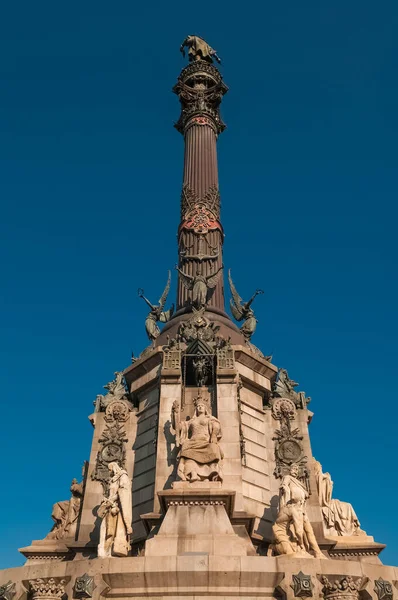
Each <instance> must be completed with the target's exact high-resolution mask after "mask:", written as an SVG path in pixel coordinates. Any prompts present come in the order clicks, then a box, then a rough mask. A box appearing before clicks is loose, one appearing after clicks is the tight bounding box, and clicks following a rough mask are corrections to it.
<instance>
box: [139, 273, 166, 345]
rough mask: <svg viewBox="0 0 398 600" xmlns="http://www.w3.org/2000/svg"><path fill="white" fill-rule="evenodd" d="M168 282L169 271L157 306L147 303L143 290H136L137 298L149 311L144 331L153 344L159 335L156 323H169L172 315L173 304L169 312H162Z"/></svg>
mask: <svg viewBox="0 0 398 600" xmlns="http://www.w3.org/2000/svg"><path fill="white" fill-rule="evenodd" d="M170 281H171V272H170V271H169V277H168V279H167V283H166V287H165V288H164V292H163V294H162V296H161V298H160V300H159V304H158V305H157V306H154V305H153V304H151V302H149V300H148V299H147V298H145V296H144V290H142V289H141V288H140V289H139V290H138V296H139V297H140V298H142V299H143V300H144V301H145V302H146V303H147V304H148V306H149V308H150V309H151V311H150V313H149V314H148V316H147V318H146V320H145V329H146V332H147V335H148V337H149V339H150V340H151V341H152V342H153V341H154V340H156V338H157V337H158V336H159V335H160V329H159V327H158V326H157V322H158V321H160V322H161V323H167V321H170V319H171V317H172V316H173V313H174V304H172V305H171V308H170V309H169V310H165V311H164V310H163V308H164V305H165V304H166V300H167V296H168V293H169V291H170Z"/></svg>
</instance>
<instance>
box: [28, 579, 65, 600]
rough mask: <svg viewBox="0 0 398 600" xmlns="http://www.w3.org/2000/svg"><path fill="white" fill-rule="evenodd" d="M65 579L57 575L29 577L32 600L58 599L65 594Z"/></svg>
mask: <svg viewBox="0 0 398 600" xmlns="http://www.w3.org/2000/svg"><path fill="white" fill-rule="evenodd" d="M65 585H66V580H65V579H60V578H59V577H49V578H46V579H31V580H30V581H29V588H30V592H31V598H32V600H59V599H60V598H64V597H65V596H66V593H65Z"/></svg>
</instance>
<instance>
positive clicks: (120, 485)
mask: <svg viewBox="0 0 398 600" xmlns="http://www.w3.org/2000/svg"><path fill="white" fill-rule="evenodd" d="M108 469H109V471H110V472H111V475H112V476H111V479H110V482H109V490H108V495H107V497H105V498H104V499H103V501H102V502H101V505H100V507H99V509H98V516H99V517H100V519H102V522H101V528H100V541H99V544H98V557H99V558H105V557H107V556H127V555H128V552H129V550H130V536H131V534H132V533H133V529H132V526H131V524H132V494H131V480H130V477H129V476H128V474H127V471H125V470H124V469H122V467H120V466H119V465H118V464H117V463H116V462H111V463H109V465H108Z"/></svg>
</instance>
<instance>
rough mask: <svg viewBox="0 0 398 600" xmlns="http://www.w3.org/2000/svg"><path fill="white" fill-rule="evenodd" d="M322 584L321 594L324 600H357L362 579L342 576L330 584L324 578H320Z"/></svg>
mask: <svg viewBox="0 0 398 600" xmlns="http://www.w3.org/2000/svg"><path fill="white" fill-rule="evenodd" d="M321 583H322V584H323V588H322V593H323V597H324V598H325V600H334V599H336V600H358V598H359V590H360V589H361V587H362V583H363V579H362V578H360V579H357V580H356V581H354V579H353V578H352V577H350V576H344V577H342V578H341V579H337V580H336V581H334V582H330V581H329V579H328V578H327V577H325V576H323V577H322V578H321Z"/></svg>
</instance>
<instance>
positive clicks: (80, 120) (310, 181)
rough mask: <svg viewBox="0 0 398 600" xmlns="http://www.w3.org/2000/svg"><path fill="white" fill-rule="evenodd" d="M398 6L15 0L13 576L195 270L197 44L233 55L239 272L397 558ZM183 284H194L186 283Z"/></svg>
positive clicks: (9, 28)
mask: <svg viewBox="0 0 398 600" xmlns="http://www.w3.org/2000/svg"><path fill="white" fill-rule="evenodd" d="M397 30H398V5H397V2H396V1H394V0H383V2H379V3H375V2H373V1H372V2H371V1H370V0H365V1H364V0H361V1H359V0H351V1H350V2H347V1H346V0H344V1H343V0H334V1H333V2H330V1H329V2H325V1H324V2H319V0H308V1H307V2H297V0H286V1H285V2H268V1H267V2H260V1H258V2H251V3H250V2H249V3H243V4H242V3H241V2H239V3H238V2H231V1H228V2H227V1H225V0H221V1H219V2H214V3H210V4H209V3H208V4H206V5H198V4H197V3H196V4H194V3H189V2H184V3H182V2H177V1H174V2H172V3H170V2H161V3H160V2H146V3H143V2H140V3H137V2H131V1H127V0H120V1H117V2H109V1H107V2H105V1H103V0H96V1H95V2H94V1H92V0H86V1H85V2H76V1H72V2H68V3H66V4H65V3H59V2H54V1H53V0H52V1H47V0H42V1H41V2H38V3H37V2H31V1H27V0H25V1H23V0H22V2H5V3H3V5H2V16H1V23H0V197H1V201H2V212H1V223H0V252H1V264H2V267H1V279H2V286H1V287H2V293H1V302H0V319H1V323H0V325H1V334H2V335H1V348H0V350H1V362H0V364H1V367H0V368H1V371H2V377H1V381H2V456H3V467H2V482H3V493H2V494H1V498H2V499H1V510H0V531H1V539H2V544H1V547H0V567H8V566H12V565H17V564H21V563H22V560H23V558H22V557H21V556H20V555H19V554H18V553H17V548H18V547H21V546H25V545H28V544H29V543H30V541H31V540H32V539H40V538H42V537H43V536H44V535H45V534H46V533H47V532H48V531H49V529H50V527H51V519H50V513H51V506H52V504H53V503H54V502H55V501H59V500H65V499H67V498H69V484H70V481H71V479H72V478H73V477H79V475H80V470H81V465H82V462H83V460H84V459H87V458H88V457H89V451H90V444H91V435H92V429H91V425H90V423H89V421H88V419H87V415H89V414H90V413H91V411H92V401H93V400H94V398H95V396H96V395H97V394H98V393H100V392H101V389H102V386H103V385H104V384H105V383H106V382H107V381H109V380H110V379H111V378H112V375H113V372H114V371H115V370H121V369H123V368H125V367H126V366H127V365H128V364H129V362H130V355H131V351H132V350H134V352H135V354H138V353H139V352H140V351H141V350H142V349H143V348H144V347H145V345H146V344H147V340H146V336H145V330H144V318H145V314H146V308H145V306H144V304H143V302H142V301H140V300H139V299H138V298H137V288H138V287H143V288H144V289H145V292H146V293H147V295H148V296H149V297H150V298H151V299H153V300H156V299H157V298H158V297H159V295H160V293H161V291H162V289H163V286H164V283H165V279H166V276H167V269H169V268H172V267H173V265H174V263H175V261H176V230H177V225H178V219H179V195H180V189H181V177H182V160H183V140H182V137H181V136H180V135H179V134H178V133H177V132H176V131H175V130H174V129H173V122H174V121H175V120H176V119H177V118H178V114H179V105H178V100H177V98H176V97H175V96H174V95H173V94H172V93H171V91H170V90H171V87H172V86H173V84H174V82H175V80H176V78H177V76H178V73H179V71H180V69H181V68H182V66H183V64H184V62H183V59H182V58H181V56H180V54H179V51H178V48H179V44H180V43H181V41H182V40H183V38H184V37H185V36H186V35H187V34H190V33H197V34H199V35H202V36H203V37H205V38H206V39H207V40H208V41H209V43H210V44H212V45H213V46H214V47H215V48H216V49H217V50H218V52H219V54H220V56H221V57H222V58H223V65H222V71H223V74H224V78H225V81H226V83H227V84H228V85H229V86H230V92H229V93H228V94H227V96H225V98H224V102H223V117H224V119H225V121H226V123H227V125H228V129H227V130H226V132H225V133H224V134H223V135H222V136H221V138H220V141H219V166H220V180H221V193H222V211H223V214H222V218H223V224H224V227H225V231H226V238H225V259H224V262H225V265H226V267H231V268H232V271H233V275H234V279H235V281H236V285H237V287H238V290H239V291H240V293H241V294H242V295H249V294H251V293H252V292H253V290H254V289H255V288H256V287H261V288H263V289H264V290H266V294H265V295H264V296H261V297H260V298H258V300H257V301H256V307H257V313H258V318H259V321H260V323H259V326H258V330H257V333H256V334H255V337H254V338H253V341H254V343H255V344H256V345H258V346H260V347H261V348H262V350H263V351H264V352H265V353H273V355H274V363H275V364H276V365H278V366H283V367H286V368H287V369H288V370H289V373H290V375H291V376H292V377H293V378H294V379H296V380H297V381H299V382H300V384H301V386H300V387H301V388H302V389H304V390H306V392H307V393H308V394H309V395H310V396H312V398H313V401H312V403H311V409H312V410H313V411H314V413H315V416H314V419H313V421H312V424H311V428H310V430H311V436H312V437H311V439H312V445H313V451H314V454H315V456H316V458H317V459H318V460H320V461H321V463H322V464H323V466H324V469H325V470H327V471H330V472H331V474H332V478H333V480H334V482H335V497H337V498H339V499H341V500H345V501H349V502H352V504H353V505H354V508H355V510H356V511H357V513H358V516H359V518H360V520H361V523H362V526H363V528H364V529H365V530H366V531H367V532H368V533H369V534H371V535H374V537H375V539H376V540H377V541H379V542H384V543H387V544H388V547H387V549H386V550H385V551H384V553H383V555H382V558H383V561H384V562H385V563H387V564H398V536H397V526H396V501H395V498H396V496H397V491H398V489H397V487H398V485H397V480H396V472H397V466H396V459H397V444H396V438H397V435H396V396H397V392H396V383H395V373H396V365H397V358H398V357H397V332H398V323H397V309H396V307H397V300H398V298H397V296H398V284H397V271H396V264H397V248H396V228H397V225H396V221H397V217H398V210H397V192H398V189H397V188H398V183H397V180H398V169H397V167H398V163H397V138H398V116H397V115H398V113H397V106H398V84H397V72H398V41H397V39H398V38H397V33H396V32H397ZM174 285H175V281H174Z"/></svg>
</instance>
